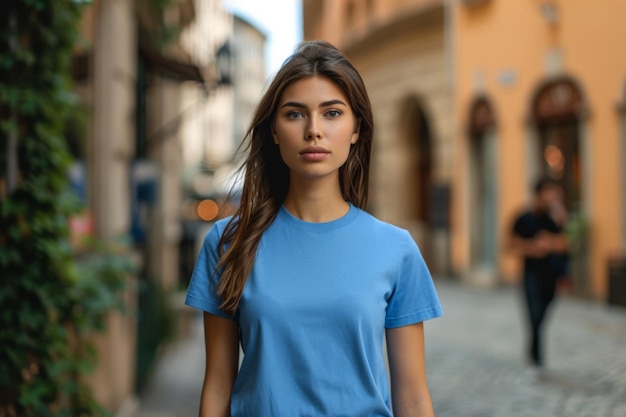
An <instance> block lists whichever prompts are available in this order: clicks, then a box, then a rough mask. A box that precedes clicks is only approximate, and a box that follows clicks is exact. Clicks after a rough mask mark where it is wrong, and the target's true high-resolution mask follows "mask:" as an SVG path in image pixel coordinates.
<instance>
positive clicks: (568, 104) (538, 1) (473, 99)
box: [302, 0, 626, 299]
mask: <svg viewBox="0 0 626 417" xmlns="http://www.w3.org/2000/svg"><path fill="white" fill-rule="evenodd" d="M302 4H303V24H304V37H305V38H306V39H314V38H321V39H326V40H328V41H330V42H332V43H334V44H335V45H337V46H338V47H339V48H340V49H342V50H343V51H344V52H345V53H346V54H347V55H348V57H349V58H350V59H351V60H352V62H353V63H354V64H355V66H356V67H357V69H358V70H359V71H360V72H361V74H362V76H363V78H364V80H365V83H366V85H367V87H368V89H369V93H370V98H371V100H372V106H373V108H374V115H375V119H376V120H375V121H376V138H375V146H374V150H373V152H374V153H373V160H372V165H373V166H372V185H371V187H372V188H371V191H372V203H371V209H372V211H373V212H374V214H376V215H378V216H380V217H381V218H383V219H385V220H387V221H390V222H392V223H396V224H398V225H400V226H403V227H406V228H408V229H409V230H410V231H411V232H412V234H413V236H414V237H415V239H416V241H417V242H418V244H419V245H420V247H421V248H422V251H423V252H424V255H425V258H426V260H427V262H428V263H429V265H430V266H431V269H432V270H433V272H434V273H435V274H436V275H453V276H457V277H459V278H460V279H463V280H466V281H468V282H471V283H474V284H477V285H494V284H498V283H503V282H504V283H511V282H514V281H516V280H517V278H518V277H519V274H520V266H521V265H520V264H519V262H518V260H516V259H514V258H513V257H511V256H510V255H509V254H508V253H507V251H506V245H505V243H506V238H507V235H508V234H509V231H510V229H511V227H512V224H511V221H512V218H513V216H514V215H515V214H516V213H517V212H519V211H520V210H521V209H522V208H523V207H524V206H525V205H528V204H529V203H530V197H531V195H532V184H533V183H534V181H535V180H536V179H537V178H538V177H539V176H540V175H550V176H552V177H554V178H556V179H558V180H559V181H561V183H562V184H563V187H564V189H565V198H566V204H567V208H568V210H569V212H570V222H569V224H568V233H569V234H570V237H571V239H572V243H573V245H572V256H571V275H572V277H573V281H574V285H575V287H574V288H575V290H576V292H577V293H578V294H580V295H583V296H589V297H593V298H596V299H604V298H605V297H606V295H607V292H610V291H611V288H610V287H609V276H608V275H609V273H608V269H609V268H608V264H609V260H610V258H612V257H613V256H615V255H616V254H620V253H622V252H623V251H624V249H625V247H626V233H625V228H626V203H625V199H626V197H625V196H626V186H625V185H624V183H625V180H626V173H625V170H624V169H623V168H622V167H623V166H625V164H626V145H624V143H625V141H626V129H625V124H626V123H625V121H624V120H625V116H624V114H625V111H624V107H625V105H624V100H625V98H626V88H625V87H626V58H625V57H624V56H623V54H621V53H620V52H619V51H620V45H619V39H621V38H622V37H623V36H624V35H626V33H623V32H624V30H626V28H625V27H624V25H621V24H620V20H619V19H620V17H619V16H622V15H623V14H624V12H626V9H625V7H626V4H625V3H624V2H621V1H619V0H613V1H609V2H608V3H606V4H603V6H602V7H599V6H597V5H592V4H590V3H589V2H586V1H584V0H567V1H565V0H531V1H519V0H515V1H501V0H449V1H443V0H439V1H438V0H346V1H331V0H326V1H323V0H320V1H318V0H303V2H302Z"/></svg>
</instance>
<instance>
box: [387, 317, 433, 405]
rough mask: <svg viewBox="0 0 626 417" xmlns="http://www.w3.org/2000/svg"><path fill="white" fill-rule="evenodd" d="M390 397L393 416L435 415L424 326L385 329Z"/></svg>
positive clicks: (419, 324) (415, 325)
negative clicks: (428, 374)
mask: <svg viewBox="0 0 626 417" xmlns="http://www.w3.org/2000/svg"><path fill="white" fill-rule="evenodd" d="M386 333H387V355H388V356H389V371H390V374H391V400H392V403H393V413H394V414H393V415H394V416H395V417H434V415H435V414H434V412H433V405H432V401H431V399H430V392H429V390H428V384H427V382H426V365H425V359H424V325H423V323H416V324H412V325H410V326H403V327H398V328H394V329H388V330H387V332H386Z"/></svg>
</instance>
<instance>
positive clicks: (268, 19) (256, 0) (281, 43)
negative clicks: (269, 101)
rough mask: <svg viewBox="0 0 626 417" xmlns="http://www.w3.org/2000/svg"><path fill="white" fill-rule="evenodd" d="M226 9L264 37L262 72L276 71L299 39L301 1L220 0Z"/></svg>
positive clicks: (300, 36)
mask: <svg viewBox="0 0 626 417" xmlns="http://www.w3.org/2000/svg"><path fill="white" fill-rule="evenodd" d="M223 1H224V7H225V8H226V10H228V11H230V12H231V13H233V14H237V15H239V16H241V17H243V18H244V19H246V20H247V21H249V22H250V23H252V24H254V25H255V26H257V27H258V28H259V29H260V30H261V31H262V32H263V33H265V35H266V36H267V44H266V50H265V57H266V63H265V72H266V74H267V76H268V77H271V76H273V74H274V73H275V72H276V71H277V70H278V68H280V65H281V64H282V63H283V61H284V60H285V59H286V58H287V57H288V56H289V55H291V53H292V52H293V50H294V48H295V46H296V44H297V43H298V42H300V40H302V9H301V0H223Z"/></svg>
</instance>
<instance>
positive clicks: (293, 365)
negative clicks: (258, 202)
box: [185, 206, 442, 417]
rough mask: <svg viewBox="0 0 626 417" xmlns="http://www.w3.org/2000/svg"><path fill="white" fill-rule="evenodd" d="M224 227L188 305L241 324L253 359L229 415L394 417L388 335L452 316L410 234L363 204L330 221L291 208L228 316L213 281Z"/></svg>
mask: <svg viewBox="0 0 626 417" xmlns="http://www.w3.org/2000/svg"><path fill="white" fill-rule="evenodd" d="M225 225H226V220H222V221H218V222H217V223H216V224H215V225H214V226H213V228H212V229H211V230H210V231H209V233H208V234H207V236H206V238H205V241H204V244H203V246H202V249H201V251H200V254H199V256H198V260H197V263H196V266H195V269H194V272H193V275H192V278H191V282H190V284H189V290H188V292H187V298H186V301H185V302H186V304H187V305H189V306H192V307H196V308H199V309H201V310H204V311H207V312H209V313H212V314H215V315H218V316H221V317H225V318H229V319H233V320H236V321H237V322H238V325H239V332H240V339H241V346H242V349H243V351H244V358H243V362H242V364H241V368H240V371H239V374H238V375H237V378H236V381H235V385H234V387H233V393H232V397H231V416H232V417H250V416H255V417H276V416H290V417H304V416H350V417H375V416H387V417H390V416H391V415H392V413H391V404H390V398H389V386H388V380H387V371H386V366H385V358H384V356H383V335H384V329H385V328H394V327H400V326H406V325H409V324H414V323H418V322H422V321H424V320H428V319H432V318H435V317H438V316H440V315H441V314H442V310H441V306H440V303H439V300H438V297H437V294H436V291H435V288H434V285H433V281H432V278H431V276H430V273H429V272H428V268H427V267H426V264H425V263H424V260H423V258H422V256H421V254H420V252H419V250H418V248H417V245H416V244H415V242H414V241H413V239H412V238H411V236H410V235H409V233H408V232H407V231H405V230H402V229H399V228H397V227H395V226H392V225H390V224H388V223H384V222H382V221H380V220H377V219H375V218H374V217H372V216H371V215H369V214H368V213H366V212H364V211H362V210H360V209H358V208H356V207H354V206H351V207H350V210H349V212H348V213H347V214H346V215H345V216H343V217H341V218H339V219H337V220H334V221H331V222H326V223H309V222H304V221H302V220H300V219H298V218H296V217H294V216H293V215H291V214H290V213H289V212H288V211H287V210H286V209H285V208H284V207H282V208H281V209H280V211H279V213H278V215H277V217H276V220H275V221H274V222H273V223H272V224H271V225H270V227H269V228H268V229H267V230H266V231H265V233H264V234H263V237H262V239H261V242H260V244H259V248H258V252H257V256H256V262H255V265H254V268H253V270H252V272H251V274H250V276H249V278H248V281H247V283H246V286H245V288H244V292H243V295H242V299H241V302H240V304H239V309H238V310H237V312H236V314H235V315H234V317H229V316H228V315H226V314H225V313H224V312H223V311H222V310H220V308H219V304H220V300H219V298H218V297H217V296H216V294H215V284H216V282H217V279H218V277H216V276H213V275H212V273H213V271H214V269H215V265H216V263H217V260H218V251H217V245H218V241H219V237H220V235H221V233H222V232H223V230H224V227H225ZM212 276H213V278H212ZM208 337H210V335H209V336H208Z"/></svg>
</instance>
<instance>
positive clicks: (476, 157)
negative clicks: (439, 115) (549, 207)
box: [467, 96, 498, 284]
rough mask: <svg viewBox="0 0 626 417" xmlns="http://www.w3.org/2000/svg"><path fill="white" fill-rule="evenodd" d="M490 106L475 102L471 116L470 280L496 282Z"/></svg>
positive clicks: (480, 99)
mask: <svg viewBox="0 0 626 417" xmlns="http://www.w3.org/2000/svg"><path fill="white" fill-rule="evenodd" d="M495 126H496V118H495V114H494V111H493V107H492V105H491V102H490V101H489V100H488V99H487V98H486V97H484V96H479V97H477V98H475V99H474V101H473V102H472V104H471V105H470V108H469V114H468V132H467V133H468V134H467V136H468V140H469V146H468V169H469V175H468V180H469V222H470V224H469V238H470V260H471V270H472V272H471V274H472V277H471V279H473V280H478V281H485V282H484V283H485V284H486V283H493V282H494V281H495V279H496V278H497V259H498V255H497V253H498V249H497V248H498V243H497V234H498V233H497V221H496V219H497V217H498V203H497V178H498V171H497V143H496V135H495Z"/></svg>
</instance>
